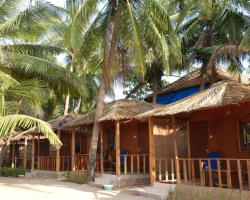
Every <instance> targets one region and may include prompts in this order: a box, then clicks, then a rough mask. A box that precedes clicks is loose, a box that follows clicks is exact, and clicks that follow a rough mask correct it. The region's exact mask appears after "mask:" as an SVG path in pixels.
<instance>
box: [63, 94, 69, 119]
mask: <svg viewBox="0 0 250 200" xmlns="http://www.w3.org/2000/svg"><path fill="white" fill-rule="evenodd" d="M69 98H70V95H69V94H67V96H66V98H65V106H64V113H63V115H67V114H68V113H69Z"/></svg>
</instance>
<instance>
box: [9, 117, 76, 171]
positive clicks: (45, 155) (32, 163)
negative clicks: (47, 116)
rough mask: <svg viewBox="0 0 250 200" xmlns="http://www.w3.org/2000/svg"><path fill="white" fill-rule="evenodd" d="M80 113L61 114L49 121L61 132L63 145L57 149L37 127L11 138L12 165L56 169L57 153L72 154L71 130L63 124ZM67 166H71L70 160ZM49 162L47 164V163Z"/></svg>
mask: <svg viewBox="0 0 250 200" xmlns="http://www.w3.org/2000/svg"><path fill="white" fill-rule="evenodd" d="M78 117H80V115H77V114H75V115H65V116H59V117H57V118H55V119H53V120H50V121H48V124H50V126H51V128H52V129H53V130H54V131H55V132H56V133H57V134H58V133H59V132H61V137H60V138H61V141H62V144H63V145H62V147H61V148H60V150H57V149H56V148H55V147H54V146H51V145H50V143H49V141H48V139H47V138H46V137H45V136H44V135H43V134H41V133H40V132H39V130H38V129H37V128H34V129H30V130H28V131H25V132H23V133H18V134H16V135H14V136H13V137H12V138H11V139H10V151H9V162H8V163H9V164H8V165H11V166H12V167H24V168H26V169H32V170H33V169H39V170H56V162H55V160H56V158H55V157H56V154H57V153H58V154H60V155H65V154H67V155H65V156H68V157H69V156H71V154H70V152H71V151H70V149H69V146H70V144H71V141H70V139H71V132H68V131H67V130H63V125H64V124H65V123H67V122H68V121H71V120H74V119H77V118H78ZM67 162H68V163H67V164H65V166H62V165H61V166H60V168H63V167H64V168H65V167H66V166H67V167H68V168H69V166H70V161H68V160H67ZM45 163H47V164H45Z"/></svg>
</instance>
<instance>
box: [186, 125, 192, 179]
mask: <svg viewBox="0 0 250 200" xmlns="http://www.w3.org/2000/svg"><path fill="white" fill-rule="evenodd" d="M186 142H187V157H188V179H191V161H190V158H191V148H190V129H189V121H187V125H186Z"/></svg>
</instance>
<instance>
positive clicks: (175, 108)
mask: <svg viewBox="0 0 250 200" xmlns="http://www.w3.org/2000/svg"><path fill="white" fill-rule="evenodd" d="M137 117H138V118H139V119H144V118H149V119H150V121H153V122H155V123H157V121H158V120H159V119H161V120H165V122H166V124H168V126H169V129H170V130H171V132H172V133H173V135H175V136H176V135H178V133H179V129H180V128H179V126H178V124H177V122H178V121H181V122H182V124H184V127H185V133H186V138H187V139H186V146H187V157H182V156H180V155H179V152H178V147H177V146H176V145H174V146H175V147H174V152H175V159H176V173H175V178H176V179H177V181H179V182H181V180H183V182H185V183H188V181H189V180H190V181H192V182H193V184H195V183H196V180H195V179H197V178H199V179H200V184H202V185H208V186H215V185H216V186H219V187H222V186H223V185H225V186H226V187H229V188H231V187H236V186H237V187H239V188H240V189H243V188H244V182H245V181H246V182H247V183H249V179H248V178H247V177H249V176H250V165H249V164H250V87H249V86H246V85H243V84H240V83H238V82H235V81H221V82H218V83H215V84H213V85H212V86H211V87H210V88H209V89H207V90H203V91H201V92H199V93H197V94H195V95H193V96H191V97H188V98H185V99H183V100H181V101H178V102H175V103H173V104H169V105H166V106H162V107H159V108H156V109H154V110H152V111H149V112H146V113H143V114H141V115H138V116H137ZM177 142H178V141H177V138H176V137H175V140H174V144H176V143H177ZM211 156H212V157H211ZM213 156H214V157H213ZM202 163H203V164H202ZM247 163H248V164H247ZM247 166H248V167H247ZM156 168H157V166H156ZM223 172H225V173H223ZM215 177H216V178H215Z"/></svg>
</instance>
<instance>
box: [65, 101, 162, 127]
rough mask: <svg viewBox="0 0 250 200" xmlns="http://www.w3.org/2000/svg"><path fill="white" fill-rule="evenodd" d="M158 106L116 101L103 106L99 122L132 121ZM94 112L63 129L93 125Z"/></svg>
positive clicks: (66, 125)
mask: <svg viewBox="0 0 250 200" xmlns="http://www.w3.org/2000/svg"><path fill="white" fill-rule="evenodd" d="M155 107H158V105H155V104H151V103H147V102H145V101H139V100H117V101H113V102H111V103H107V104H105V105H104V112H103V115H102V117H101V118H100V119H99V121H100V122H101V121H108V120H125V119H133V118H135V116H136V115H138V114H141V113H144V112H147V111H149V110H152V109H154V108H155ZM94 120H95V110H93V111H91V112H89V113H88V114H86V115H84V116H82V117H80V118H78V119H76V120H73V121H70V122H68V123H66V124H65V126H64V128H69V127H76V126H81V125H88V124H92V123H94Z"/></svg>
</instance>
